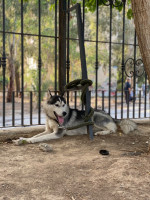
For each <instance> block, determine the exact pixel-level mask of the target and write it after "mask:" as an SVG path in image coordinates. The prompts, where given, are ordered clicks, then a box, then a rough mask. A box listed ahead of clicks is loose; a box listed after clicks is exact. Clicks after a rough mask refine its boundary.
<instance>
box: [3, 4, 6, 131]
mask: <svg viewBox="0 0 150 200" xmlns="http://www.w3.org/2000/svg"><path fill="white" fill-rule="evenodd" d="M2 67H3V127H5V73H6V54H5V0H3V56H2Z"/></svg>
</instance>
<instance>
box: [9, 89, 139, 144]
mask: <svg viewBox="0 0 150 200" xmlns="http://www.w3.org/2000/svg"><path fill="white" fill-rule="evenodd" d="M43 108H44V111H45V114H46V129H45V131H44V132H43V133H40V134H38V135H35V136H33V137H31V138H19V139H18V140H14V141H13V142H14V143H15V144H16V145H20V144H23V143H36V142H43V141H49V140H52V139H58V138H61V137H63V136H64V135H79V134H87V127H86V126H84V127H81V128H78V129H73V130H67V128H68V127H72V126H76V125H79V124H81V123H83V122H84V116H85V111H83V110H77V109H71V108H70V107H69V106H67V104H66V100H65V98H64V97H63V96H58V95H54V96H52V94H51V92H50V91H49V94H48V98H47V101H46V102H45V104H44V106H43ZM92 120H93V122H94V126H93V132H94V135H107V134H110V133H115V132H116V130H117V125H119V126H120V128H121V129H122V131H123V132H124V133H126V134H127V133H129V132H130V131H133V130H135V129H136V124H135V123H134V122H133V121H130V120H121V121H120V120H119V122H115V121H114V120H113V119H112V118H111V117H110V116H109V115H108V114H107V113H105V112H104V111H98V112H96V111H95V112H94V115H93V117H92Z"/></svg>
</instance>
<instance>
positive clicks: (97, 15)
mask: <svg viewBox="0 0 150 200" xmlns="http://www.w3.org/2000/svg"><path fill="white" fill-rule="evenodd" d="M98 9H99V8H98V0H96V62H95V109H97V85H98V17H99V12H98Z"/></svg>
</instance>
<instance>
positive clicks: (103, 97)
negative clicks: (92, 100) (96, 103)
mask: <svg viewBox="0 0 150 200" xmlns="http://www.w3.org/2000/svg"><path fill="white" fill-rule="evenodd" d="M104 100H105V96H104V91H102V110H104Z"/></svg>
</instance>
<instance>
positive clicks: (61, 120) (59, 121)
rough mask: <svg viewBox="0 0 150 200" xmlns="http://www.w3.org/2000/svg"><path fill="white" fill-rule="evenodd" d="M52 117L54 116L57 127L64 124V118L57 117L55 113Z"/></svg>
mask: <svg viewBox="0 0 150 200" xmlns="http://www.w3.org/2000/svg"><path fill="white" fill-rule="evenodd" d="M54 115H55V116H56V120H57V121H58V123H59V125H62V124H63V123H64V118H63V117H62V116H59V115H57V113H56V112H55V111H54Z"/></svg>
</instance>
